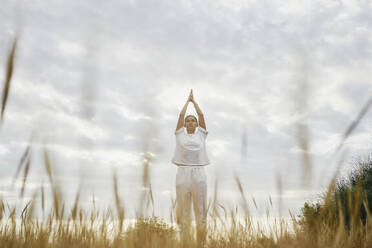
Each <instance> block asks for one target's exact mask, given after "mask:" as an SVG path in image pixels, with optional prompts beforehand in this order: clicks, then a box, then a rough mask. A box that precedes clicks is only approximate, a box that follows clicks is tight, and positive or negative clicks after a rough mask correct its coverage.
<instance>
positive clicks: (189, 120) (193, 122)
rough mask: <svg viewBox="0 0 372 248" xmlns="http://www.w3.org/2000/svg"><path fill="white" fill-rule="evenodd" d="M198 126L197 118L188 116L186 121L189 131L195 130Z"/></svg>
mask: <svg viewBox="0 0 372 248" xmlns="http://www.w3.org/2000/svg"><path fill="white" fill-rule="evenodd" d="M197 126H198V122H197V121H196V118H195V117H193V116H188V117H187V118H186V120H185V127H186V128H187V129H188V130H194V129H195V128H196V127H197Z"/></svg>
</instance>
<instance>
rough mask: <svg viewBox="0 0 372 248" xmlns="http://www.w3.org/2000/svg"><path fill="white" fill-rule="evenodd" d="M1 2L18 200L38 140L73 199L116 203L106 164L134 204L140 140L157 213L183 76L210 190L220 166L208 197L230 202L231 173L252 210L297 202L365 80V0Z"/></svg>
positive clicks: (1, 150) (358, 141)
mask: <svg viewBox="0 0 372 248" xmlns="http://www.w3.org/2000/svg"><path fill="white" fill-rule="evenodd" d="M1 2H2V3H1V8H0V55H1V58H2V59H1V60H0V80H1V81H0V82H1V83H2V85H1V88H2V87H3V84H4V79H5V68H6V58H7V56H8V54H9V50H10V48H11V45H12V42H13V40H14V38H15V36H16V35H17V34H19V39H18V46H17V51H16V60H15V70H14V77H13V80H12V85H11V89H10V94H9V101H8V104H7V109H6V113H5V116H4V121H3V124H2V126H1V130H0V157H1V159H0V166H1V170H0V193H1V197H2V198H4V199H6V200H7V201H8V202H10V203H12V204H17V203H20V202H22V201H21V200H20V199H19V198H18V196H19V190H20V188H21V184H22V181H21V179H20V178H19V179H18V180H17V182H16V184H15V187H14V188H11V182H12V179H13V177H14V175H15V172H16V168H17V166H18V163H19V161H20V158H21V156H22V154H23V153H24V151H25V149H26V147H27V144H28V143H29V140H30V137H31V135H32V134H33V137H34V138H33V139H32V140H33V142H32V153H31V168H30V175H29V178H28V184H27V188H26V194H25V199H28V198H30V197H31V196H32V194H33V192H34V191H35V190H38V189H39V188H40V185H41V184H44V185H45V187H48V177H47V176H46V174H45V169H44V167H43V166H44V165H43V160H42V155H43V149H44V148H43V147H44V146H45V147H46V149H47V150H48V152H49V155H50V157H51V161H52V164H53V170H54V172H55V173H56V175H57V177H58V180H59V183H60V185H61V186H62V189H63V194H64V197H65V199H66V201H68V202H70V201H72V200H73V198H74V195H75V193H76V191H77V190H78V187H79V185H81V190H82V192H84V194H83V201H84V202H83V204H86V205H87V206H90V205H91V201H92V200H91V199H92V196H93V195H94V198H95V202H96V204H98V205H100V206H102V207H106V206H109V205H113V204H114V203H113V199H114V198H113V197H114V195H113V190H112V189H113V180H112V177H113V173H114V171H116V172H117V175H118V180H119V192H120V195H121V197H122V199H123V202H124V204H125V207H126V209H128V214H129V215H133V214H134V212H135V209H136V208H137V207H138V206H139V198H140V195H141V193H142V192H144V188H143V186H142V174H143V157H144V154H149V155H150V157H151V164H150V179H151V186H152V189H153V196H154V204H155V206H154V211H155V214H156V215H158V216H162V217H165V218H167V217H168V216H169V208H170V205H171V199H172V198H173V199H174V198H175V175H176V170H177V168H176V166H175V165H173V164H172V163H171V162H170V160H171V158H172V156H173V152H174V148H175V136H174V131H175V127H176V124H177V118H178V114H179V112H180V110H181V109H182V107H183V105H184V103H185V101H186V100H187V97H188V94H189V91H190V89H193V91H194V97H195V100H196V101H197V103H198V104H199V106H200V108H201V110H202V111H203V113H204V116H205V120H206V126H207V130H208V131H209V134H208V138H207V150H208V155H209V157H210V160H211V164H210V165H209V166H207V168H206V171H207V176H208V197H209V200H210V199H211V198H212V196H213V191H214V183H215V180H218V198H219V201H220V202H221V203H223V204H224V205H225V206H226V207H231V208H233V207H234V206H235V205H239V204H240V201H241V198H240V195H239V191H238V188H237V186H236V182H235V179H234V174H237V175H238V176H239V178H240V180H241V182H242V185H243V188H244V190H245V193H246V195H247V197H248V200H249V205H250V207H251V208H252V209H254V204H253V200H252V198H254V199H255V200H256V201H257V204H258V207H259V210H258V211H253V214H254V215H255V216H261V215H263V214H264V213H265V209H266V208H269V209H270V211H271V214H272V215H277V214H278V211H279V210H278V209H282V214H283V215H287V216H288V209H290V210H291V211H292V212H294V213H299V212H300V208H301V206H302V205H303V203H304V202H305V201H306V200H313V199H316V197H317V195H318V194H319V193H321V192H322V191H323V190H324V189H325V188H326V187H327V184H328V183H329V181H330V178H331V177H332V176H333V175H334V173H335V170H336V167H337V161H338V156H337V155H335V154H334V152H335V149H336V147H337V145H338V144H339V142H340V140H341V137H342V134H343V133H344V132H345V130H346V128H347V127H348V126H349V125H350V123H351V122H352V121H353V120H354V119H355V118H356V117H357V115H358V113H359V111H360V110H361V108H362V107H363V105H364V104H365V103H366V102H367V101H368V99H369V98H370V97H371V94H372V90H371V89H372V87H371V82H370V76H371V73H370V71H372V62H371V61H372V29H371V28H372V16H371V15H370V13H371V12H372V4H371V2H370V1H325V0H324V1H285V2H283V1H262V0H260V1H254V0H251V1H240V0H234V1H232V0H230V1H222V0H221V1H218V0H213V1H212V0H204V1H199V0H182V1H178V0H177V1H174V0H172V1H170V0H157V1H154V0H146V1H145V0H139V1H132V0H128V1H110V2H104V1H96V0H94V1H80V0H78V1H76V0H74V1H61V0H59V1H58V0H52V1H12V0H5V1H4V0H2V1H1ZM187 113H188V114H195V113H196V112H195V110H194V108H193V106H192V105H191V104H190V105H189V108H188V111H187ZM301 126H302V127H305V128H306V127H307V130H308V137H307V138H306V136H305V135H304V134H306V132H305V133H304V132H302V133H301V132H299V130H300V129H299V127H301ZM305 130H306V129H305ZM371 135H372V116H371V113H370V112H369V113H367V115H366V116H365V117H364V118H363V120H362V121H361V122H360V123H359V125H358V127H357V129H356V130H355V131H354V133H353V135H352V136H351V137H350V138H349V139H348V140H347V141H346V143H345V145H344V148H343V150H342V151H345V150H346V151H347V156H346V157H345V158H344V162H343V164H344V165H343V171H344V172H345V171H347V170H349V169H350V168H351V164H350V163H351V162H352V161H353V159H355V157H358V156H366V155H368V154H369V149H370V147H371V142H372V139H371V138H372V136H371ZM301 137H302V140H303V139H305V140H307V141H308V142H309V150H308V151H307V152H308V154H309V155H310V162H311V167H310V169H309V170H306V173H305V175H307V177H304V176H303V175H304V163H303V161H302V156H303V148H302V146H301V144H300V142H299V141H300V140H301ZM307 179H308V181H307ZM306 182H308V183H306ZM269 196H270V197H271V198H272V200H273V203H274V204H273V206H270V205H269ZM280 196H281V197H280ZM25 199H24V200H25ZM280 199H282V200H281V201H280ZM280 202H281V204H282V207H281V208H280V207H279V205H280Z"/></svg>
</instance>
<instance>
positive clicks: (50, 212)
mask: <svg viewBox="0 0 372 248" xmlns="http://www.w3.org/2000/svg"><path fill="white" fill-rule="evenodd" d="M16 44H17V43H16V41H15V42H14V44H13V48H12V50H11V51H10V53H9V57H8V66H7V74H6V77H5V79H6V80H5V84H4V87H3V94H2V108H1V120H3V116H4V114H5V113H6V103H7V99H8V95H9V93H10V92H11V91H10V89H11V79H12V74H13V60H14V56H15V53H16V47H17V46H16ZM371 103H372V101H371V100H370V101H369V102H367V103H366V105H365V106H363V107H362V108H361V111H360V112H359V114H358V115H356V118H355V121H354V122H353V123H351V124H350V125H349V127H347V128H346V131H345V133H344V134H343V139H342V141H341V143H340V144H339V147H338V149H337V152H338V151H339V150H340V149H341V148H342V145H343V143H344V142H345V140H346V139H347V138H348V137H349V136H350V135H351V134H352V132H353V130H354V129H355V127H356V126H357V125H358V123H359V122H360V120H361V119H362V118H363V117H364V115H365V114H366V113H367V111H368V109H369V107H370V105H371ZM306 133H307V127H306V126H303V125H300V126H299V137H298V141H299V144H300V146H301V148H303V150H304V153H303V161H302V163H303V168H304V171H305V172H306V170H308V169H309V167H311V164H310V162H309V161H310V160H309V157H308V156H309V155H308V154H307V153H306V149H307V147H308V137H307V135H306ZM31 148H32V144H31V143H30V144H29V146H28V147H27V149H26V151H25V152H24V155H23V157H22V159H21V162H20V164H19V165H18V169H17V177H18V176H19V175H20V174H21V173H22V174H23V177H22V179H21V180H22V188H21V192H20V196H21V197H23V194H24V191H25V189H26V188H27V176H28V174H29V169H30V156H29V152H30V149H31ZM43 158H44V161H43V162H44V168H45V171H46V173H47V175H48V178H49V185H50V189H51V192H52V195H51V196H48V195H46V194H45V193H44V192H45V191H44V188H40V189H37V190H35V192H34V194H33V198H32V199H31V200H30V201H28V202H27V203H26V204H25V205H23V206H10V205H9V204H8V202H7V199H0V247H312V248H315V247H372V231H371V230H372V229H371V228H372V219H371V215H370V212H369V211H370V206H369V201H368V199H366V198H363V194H362V193H361V192H362V190H363V187H359V190H358V188H356V189H357V190H355V191H350V192H349V193H348V194H347V195H348V197H349V198H350V199H349V201H348V205H347V209H346V211H348V216H349V219H347V220H346V219H345V218H344V213H343V210H345V209H341V210H340V208H337V207H334V206H335V205H334V204H337V202H338V201H339V199H338V198H334V197H333V196H334V192H335V189H336V188H337V187H336V186H337V179H338V175H337V174H336V175H335V176H334V180H332V181H331V183H330V184H329V187H328V189H326V193H325V196H324V198H323V199H322V201H321V203H320V205H318V206H319V207H317V206H316V205H311V204H310V205H309V204H305V203H304V211H303V215H301V216H292V221H290V222H287V221H284V220H283V219H277V221H276V222H275V225H273V226H272V227H271V228H270V229H269V230H267V229H265V228H263V227H262V226H257V225H256V223H254V222H253V220H252V216H251V215H250V212H249V210H248V208H247V205H248V203H247V197H246V196H245V193H244V192H245V191H244V189H243V187H242V184H241V180H240V179H239V177H237V176H236V178H235V181H236V185H237V190H238V191H239V193H240V196H241V199H242V206H241V207H242V209H243V211H244V218H239V217H237V212H236V209H226V207H224V206H222V205H221V204H219V203H218V201H217V200H216V195H217V194H218V189H217V188H216V190H215V192H214V201H212V202H211V204H210V205H209V211H208V222H207V224H206V225H205V226H204V225H202V224H201V223H195V222H190V220H189V221H186V223H185V224H184V225H183V226H181V227H179V226H177V225H176V224H172V223H167V222H165V221H164V220H162V219H159V218H157V217H156V216H155V215H153V216H150V217H148V216H144V215H143V214H142V211H143V210H145V209H147V208H148V205H149V202H151V201H153V198H152V191H151V184H150V181H149V180H150V179H149V178H150V175H149V166H150V159H148V160H146V161H145V162H144V164H143V175H144V177H143V185H145V186H147V187H148V188H149V191H148V192H147V193H146V194H144V195H143V196H141V202H140V205H141V207H140V210H139V214H138V216H137V219H136V220H135V222H133V221H131V220H129V219H126V212H125V209H126V208H125V207H126V206H124V204H123V201H122V199H121V197H120V194H119V190H118V180H117V176H116V174H115V173H114V174H113V178H112V194H113V195H114V199H115V202H114V203H113V204H112V208H108V209H104V210H97V209H95V208H93V209H94V210H91V211H86V210H85V209H84V208H82V207H81V206H80V192H78V193H77V194H76V196H75V202H74V204H73V205H72V206H67V205H66V204H65V202H64V199H63V197H62V194H61V191H62V188H63V187H64V185H59V184H58V183H57V182H56V180H55V174H54V170H55V167H54V165H53V164H52V163H51V161H50V158H49V153H48V149H47V148H45V150H44V153H43ZM46 197H51V199H53V206H52V208H51V209H46V208H45V204H44V202H45V199H46ZM37 203H38V204H37ZM37 206H41V212H42V218H40V217H39V216H36V215H35V212H36V207H37ZM361 206H362V207H361ZM362 212H363V213H365V218H364V220H365V221H364V222H363V221H362V220H361V213H362ZM174 214H175V211H174V209H173V210H172V211H171V212H170V216H172V217H173V218H174ZM346 221H347V222H348V224H346V223H345V222H346Z"/></svg>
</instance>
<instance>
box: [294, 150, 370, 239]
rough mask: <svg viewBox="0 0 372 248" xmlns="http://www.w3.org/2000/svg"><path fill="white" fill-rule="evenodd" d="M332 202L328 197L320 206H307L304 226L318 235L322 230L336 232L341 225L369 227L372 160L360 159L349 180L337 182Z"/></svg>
mask: <svg viewBox="0 0 372 248" xmlns="http://www.w3.org/2000/svg"><path fill="white" fill-rule="evenodd" d="M330 196H331V197H330V199H326V198H327V196H326V194H324V195H323V196H322V198H321V201H320V202H318V203H315V204H314V203H308V202H306V203H305V204H304V207H303V208H302V215H301V216H299V217H300V221H299V222H300V225H301V226H302V228H304V229H307V230H310V231H312V232H317V231H319V230H320V228H321V226H322V225H323V226H324V225H325V226H327V227H331V228H334V227H336V226H338V225H339V224H340V223H341V222H343V223H344V225H345V227H346V228H347V229H350V228H351V227H352V226H353V225H359V224H363V225H366V223H367V219H368V217H369V216H370V214H369V213H370V212H371V211H372V208H371V207H372V159H371V157H368V158H364V159H363V158H360V159H358V160H357V161H355V162H354V169H353V170H352V172H351V173H349V174H348V175H347V176H346V178H341V179H339V180H338V181H337V183H336V185H335V187H334V190H333V192H331V195H330Z"/></svg>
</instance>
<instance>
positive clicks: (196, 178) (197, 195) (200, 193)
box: [192, 167, 207, 245]
mask: <svg viewBox="0 0 372 248" xmlns="http://www.w3.org/2000/svg"><path fill="white" fill-rule="evenodd" d="M192 174H193V187H192V201H193V207H194V213H195V221H196V229H197V230H196V231H197V241H198V244H201V245H202V244H204V242H205V239H206V231H207V229H206V227H207V176H206V174H205V169H204V167H200V168H195V169H194V170H193V173H192Z"/></svg>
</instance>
